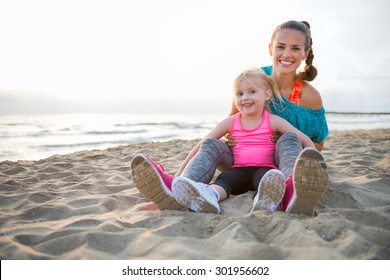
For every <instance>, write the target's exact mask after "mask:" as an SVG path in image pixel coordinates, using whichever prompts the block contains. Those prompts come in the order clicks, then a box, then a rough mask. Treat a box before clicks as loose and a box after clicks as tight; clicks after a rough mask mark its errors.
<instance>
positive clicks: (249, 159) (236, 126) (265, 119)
mask: <svg viewBox="0 0 390 280" xmlns="http://www.w3.org/2000/svg"><path fill="white" fill-rule="evenodd" d="M269 119H270V113H269V112H268V111H265V110H264V111H263V116H262V121H261V123H260V125H259V126H258V127H256V128H255V129H251V130H245V129H243V128H242V126H241V113H237V114H236V115H235V116H234V119H233V123H232V127H231V128H230V134H231V135H233V136H234V137H235V138H236V140H237V145H236V146H235V147H234V148H233V158H234V165H233V167H242V166H270V167H273V168H277V167H276V166H275V143H274V142H272V140H271V135H272V133H273V130H272V128H271V125H270V122H269Z"/></svg>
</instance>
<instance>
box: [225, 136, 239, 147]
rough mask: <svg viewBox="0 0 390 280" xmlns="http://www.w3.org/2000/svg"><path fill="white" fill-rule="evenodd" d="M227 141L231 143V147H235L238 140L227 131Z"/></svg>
mask: <svg viewBox="0 0 390 280" xmlns="http://www.w3.org/2000/svg"><path fill="white" fill-rule="evenodd" d="M225 143H226V144H228V145H229V148H230V149H233V148H234V146H236V144H237V141H236V138H234V137H233V136H232V135H231V134H230V133H226V135H225Z"/></svg>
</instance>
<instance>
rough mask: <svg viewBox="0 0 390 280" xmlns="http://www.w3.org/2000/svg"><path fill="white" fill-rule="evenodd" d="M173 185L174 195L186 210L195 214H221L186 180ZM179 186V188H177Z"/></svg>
mask: <svg viewBox="0 0 390 280" xmlns="http://www.w3.org/2000/svg"><path fill="white" fill-rule="evenodd" d="M179 181H180V183H175V185H173V189H172V191H173V194H174V196H175V198H176V200H177V201H178V202H179V203H180V204H181V205H182V206H183V207H185V208H187V209H190V210H192V211H195V212H202V213H215V214H218V213H219V209H218V208H217V207H215V206H214V205H213V204H211V203H210V202H208V201H207V200H205V199H204V198H203V197H202V196H201V193H200V192H199V190H198V189H197V188H195V187H194V186H193V185H192V184H191V183H190V182H188V181H187V180H185V179H180V180H178V181H177V182H179ZM177 185H179V186H177Z"/></svg>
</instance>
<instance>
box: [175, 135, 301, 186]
mask: <svg viewBox="0 0 390 280" xmlns="http://www.w3.org/2000/svg"><path fill="white" fill-rule="evenodd" d="M301 150H302V145H301V143H300V141H299V139H298V136H297V135H296V134H295V133H291V132H288V133H285V134H283V135H282V136H281V137H280V138H279V140H278V142H276V152H275V163H276V165H277V166H278V167H279V169H280V171H281V172H282V173H283V174H284V177H285V178H286V179H287V178H288V175H289V174H292V172H293V168H294V163H295V159H296V158H297V157H298V154H299V153H300V152H301ZM232 165H233V154H232V151H231V150H230V148H229V146H228V145H227V144H226V143H225V142H223V141H220V140H217V139H214V138H206V139H204V140H203V141H202V144H201V146H200V148H199V151H198V153H197V154H196V155H195V156H194V157H193V158H192V159H191V161H190V162H189V163H188V165H187V167H186V168H185V170H184V172H183V174H182V176H184V177H187V178H189V179H191V180H194V181H195V182H202V183H206V184H208V183H210V181H211V179H212V178H213V176H214V173H215V171H216V170H217V168H218V169H219V170H221V171H223V170H226V169H229V168H230V167H232Z"/></svg>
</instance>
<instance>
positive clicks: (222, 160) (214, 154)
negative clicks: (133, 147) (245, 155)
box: [131, 138, 233, 210]
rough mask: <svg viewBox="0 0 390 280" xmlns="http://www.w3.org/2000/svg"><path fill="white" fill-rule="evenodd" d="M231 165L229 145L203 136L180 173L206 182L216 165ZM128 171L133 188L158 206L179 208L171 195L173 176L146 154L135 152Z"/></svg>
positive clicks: (231, 157) (222, 166)
mask: <svg viewBox="0 0 390 280" xmlns="http://www.w3.org/2000/svg"><path fill="white" fill-rule="evenodd" d="M232 165H233V155H232V152H231V150H230V148H229V146H228V145H227V144H226V143H224V142H222V141H220V140H216V139H214V138H206V139H205V140H204V141H203V142H202V145H201V146H200V149H199V151H198V153H197V154H196V155H195V157H194V158H193V159H192V160H191V161H190V162H189V163H188V165H187V167H186V169H185V170H184V172H183V174H182V175H183V176H184V177H187V178H190V179H192V180H194V181H195V182H204V183H209V182H210V180H211V179H212V178H213V176H214V173H215V171H216V169H217V167H218V168H220V169H228V168H230V167H231V166H232ZM131 174H132V177H133V182H134V185H135V186H136V188H137V189H138V190H139V191H140V192H141V193H142V194H143V195H144V196H145V197H147V198H148V199H150V200H151V201H153V202H154V203H155V204H156V205H157V206H158V208H159V209H160V210H165V209H171V210H179V209H182V208H183V207H182V206H181V205H180V204H179V203H178V202H177V201H176V199H175V198H174V197H173V196H172V180H173V176H171V175H170V174H168V173H166V172H165V171H164V169H163V168H162V166H161V165H160V164H158V163H156V162H154V161H153V160H152V159H151V158H149V157H148V156H146V155H141V154H139V155H137V156H135V157H134V158H133V160H132V162H131Z"/></svg>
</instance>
